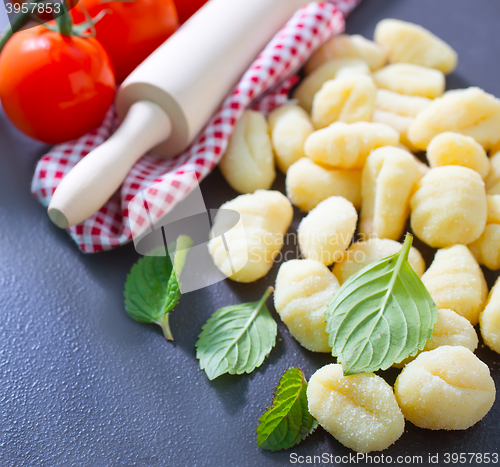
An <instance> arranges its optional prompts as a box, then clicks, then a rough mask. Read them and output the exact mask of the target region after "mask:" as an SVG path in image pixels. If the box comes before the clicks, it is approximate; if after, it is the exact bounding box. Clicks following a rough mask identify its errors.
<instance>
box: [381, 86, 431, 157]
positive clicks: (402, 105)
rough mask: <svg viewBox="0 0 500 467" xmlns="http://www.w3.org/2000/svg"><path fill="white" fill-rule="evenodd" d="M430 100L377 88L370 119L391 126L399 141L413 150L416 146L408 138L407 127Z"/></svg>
mask: <svg viewBox="0 0 500 467" xmlns="http://www.w3.org/2000/svg"><path fill="white" fill-rule="evenodd" d="M431 102H432V101H431V100H430V99H427V98H426V97H420V96H406V95H405V94H399V93H397V92H392V91H388V90H387V89H379V90H378V91H377V96H376V99H375V111H374V112H373V116H372V121H373V122H377V123H385V124H386V125H389V126H392V128H394V129H395V130H396V131H397V132H399V139H400V140H401V143H403V144H404V145H405V146H407V147H408V148H409V149H411V150H414V149H416V148H415V147H414V146H413V145H412V144H411V142H410V140H409V139H408V129H409V128H410V124H411V122H412V121H413V119H414V118H415V116H416V115H417V114H418V113H419V112H420V111H422V110H424V109H425V108H427V107H428V106H429V105H430V103H431Z"/></svg>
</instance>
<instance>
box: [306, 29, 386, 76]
mask: <svg viewBox="0 0 500 467" xmlns="http://www.w3.org/2000/svg"><path fill="white" fill-rule="evenodd" d="M334 58H359V59H361V60H364V61H365V62H366V63H367V64H368V66H369V67H370V70H372V71H376V70H378V69H380V68H382V67H383V66H384V65H385V64H386V62H387V51H386V50H385V48H384V47H381V46H380V45H378V44H376V43H375V42H373V41H370V40H368V39H365V38H364V37H363V36H360V35H358V34H354V35H352V36H350V35H348V34H339V35H338V36H334V37H332V38H331V39H330V40H328V41H326V42H325V43H324V44H323V45H322V46H321V47H319V48H318V49H317V50H316V51H315V52H314V53H313V54H312V55H311V58H309V60H308V61H307V63H306V67H305V72H306V74H307V75H309V74H311V73H312V72H313V71H314V70H316V69H317V68H319V67H320V66H321V65H323V64H324V63H326V62H327V61H329V60H331V59H334Z"/></svg>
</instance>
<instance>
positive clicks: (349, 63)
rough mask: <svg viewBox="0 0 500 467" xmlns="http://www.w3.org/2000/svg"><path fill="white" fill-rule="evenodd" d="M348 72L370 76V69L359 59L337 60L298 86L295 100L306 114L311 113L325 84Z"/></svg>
mask: <svg viewBox="0 0 500 467" xmlns="http://www.w3.org/2000/svg"><path fill="white" fill-rule="evenodd" d="M346 71H347V74H349V75H356V74H358V73H361V74H364V75H369V74H370V68H369V67H368V65H367V64H366V62H364V61H363V60H360V59H358V58H336V59H333V60H330V61H328V62H326V63H324V64H323V65H321V66H320V67H319V68H318V69H316V70H314V71H313V72H312V73H311V74H310V75H309V76H307V77H306V78H305V79H304V80H303V81H302V82H301V83H300V84H299V85H298V86H297V89H296V90H295V92H294V94H293V97H294V99H297V100H298V101H299V104H300V105H301V106H302V107H303V108H304V109H305V110H306V112H308V113H311V111H312V106H313V100H314V96H315V95H316V93H317V92H318V91H319V90H320V89H321V87H322V86H323V84H324V83H326V82H327V81H329V80H331V79H335V78H337V77H338V76H340V75H342V74H345V72H346Z"/></svg>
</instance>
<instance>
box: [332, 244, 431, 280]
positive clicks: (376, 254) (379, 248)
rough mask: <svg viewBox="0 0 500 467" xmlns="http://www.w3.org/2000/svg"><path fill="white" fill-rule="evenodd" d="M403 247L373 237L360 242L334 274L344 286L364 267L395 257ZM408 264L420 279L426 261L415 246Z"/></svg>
mask: <svg viewBox="0 0 500 467" xmlns="http://www.w3.org/2000/svg"><path fill="white" fill-rule="evenodd" d="M402 247H403V245H402V244H401V243H399V242H396V241H394V240H389V239H387V238H377V237H373V238H369V239H367V240H359V241H357V242H356V243H354V244H353V245H351V246H350V247H349V249H348V250H347V251H346V252H345V254H344V257H343V258H342V260H341V261H338V262H336V263H335V265H334V266H333V273H334V274H335V276H336V277H337V279H338V280H339V282H340V284H343V283H344V282H345V281H346V280H347V279H349V277H351V276H352V275H354V274H356V273H357V272H359V271H361V269H363V268H364V267H366V266H368V265H369V264H372V263H374V262H376V261H380V260H381V259H384V258H387V257H388V256H392V255H395V254H396V253H397V252H399V251H400V250H401V248H402ZM408 262H409V263H410V265H411V267H412V268H413V270H414V271H415V272H416V273H417V275H418V276H419V277H420V276H421V275H422V274H423V273H424V271H425V261H424V259H423V258H422V255H421V254H420V252H419V251H418V250H417V249H416V248H415V247H413V246H412V247H411V248H410V253H409V255H408Z"/></svg>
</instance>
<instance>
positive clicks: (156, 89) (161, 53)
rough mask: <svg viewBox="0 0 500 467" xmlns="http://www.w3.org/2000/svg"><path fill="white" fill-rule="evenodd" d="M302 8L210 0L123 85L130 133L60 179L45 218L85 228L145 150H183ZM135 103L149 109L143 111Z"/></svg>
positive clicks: (120, 96)
mask: <svg viewBox="0 0 500 467" xmlns="http://www.w3.org/2000/svg"><path fill="white" fill-rule="evenodd" d="M307 3H309V0H210V1H209V2H208V3H207V4H206V5H205V6H204V7H203V8H201V9H200V10H199V11H198V12H197V13H196V14H195V15H194V16H193V17H192V18H191V19H189V20H188V21H187V22H186V23H185V24H184V25H183V26H182V27H181V28H180V29H179V30H178V31H177V32H176V33H175V34H174V35H173V36H172V37H170V38H169V39H168V40H167V41H166V42H165V43H164V44H163V45H161V46H160V47H159V48H158V49H157V50H156V51H155V52H153V54H152V55H150V56H149V57H148V58H147V59H146V60H145V61H144V62H143V63H142V64H141V65H139V67H138V68H137V69H136V70H135V71H133V72H132V74H131V75H130V76H129V77H128V78H127V79H126V80H125V81H124V82H123V84H122V85H121V86H120V88H119V90H118V93H117V99H116V105H117V111H118V114H119V116H120V117H121V119H122V120H124V123H123V124H122V125H124V126H125V127H126V128H127V131H120V129H119V130H118V131H117V132H116V133H115V134H114V135H112V136H111V137H110V138H109V139H108V140H107V141H106V142H105V143H104V144H103V145H101V146H100V147H99V148H97V149H95V150H94V151H92V152H91V153H89V154H88V155H87V156H86V157H85V158H84V159H83V160H82V161H80V162H79V163H78V164H77V165H76V166H75V167H74V168H73V169H72V170H71V171H70V172H69V173H68V174H67V175H66V176H65V177H64V179H63V180H62V181H61V183H60V184H59V186H58V188H57V189H56V191H55V193H54V195H53V197H52V200H51V203H50V205H49V208H48V214H49V217H50V219H51V220H52V221H53V222H54V223H55V224H56V225H58V226H59V227H61V228H68V227H70V226H72V225H75V224H79V223H80V222H83V221H84V220H85V219H87V218H88V217H90V216H91V215H92V214H94V213H95V212H96V211H98V210H99V209H100V208H101V207H102V206H103V205H104V204H105V203H106V202H107V200H108V199H109V198H110V197H111V196H112V195H113V193H114V192H115V191H116V190H117V189H118V188H119V187H120V185H121V183H122V182H123V180H124V179H125V177H126V175H127V173H128V171H129V170H130V168H131V167H132V165H133V164H134V163H135V162H136V161H137V160H138V159H139V158H140V157H141V156H142V155H143V154H144V153H145V152H147V151H149V150H151V149H153V148H154V149H153V152H154V153H156V154H158V155H160V156H163V157H170V156H173V155H176V154H178V153H180V152H182V151H183V150H185V149H186V148H187V147H188V146H189V145H190V144H191V142H192V141H193V139H194V138H195V137H196V135H197V134H198V133H199V132H200V130H201V129H202V128H203V127H204V126H205V125H206V123H207V122H208V120H209V119H210V117H211V116H212V115H213V113H214V112H215V111H216V110H217V108H218V107H219V106H220V104H221V103H222V100H223V99H224V97H226V96H227V95H228V94H229V92H230V91H231V89H232V88H233V87H234V86H235V85H236V83H237V81H238V79H239V78H240V77H241V76H242V74H243V73H244V72H245V70H246V69H247V68H248V66H249V65H250V64H251V62H252V61H253V60H254V59H255V58H256V57H257V54H258V53H259V52H260V51H261V50H262V49H263V48H264V46H265V45H266V44H267V42H269V40H270V39H271V38H272V37H273V36H274V34H276V33H277V32H278V31H279V29H280V28H281V27H282V26H283V25H284V24H285V23H286V21H287V20H288V19H290V18H291V17H292V15H293V14H294V12H295V11H296V10H297V9H299V8H300V7H302V6H304V5H306V4H307ZM124 53H126V51H124ZM140 102H144V103H146V105H144V106H143V107H142V109H141V106H140V105H139V106H138V103H140ZM147 103H149V104H155V105H150V106H149V107H148V105H147ZM134 104H135V105H134ZM132 106H134V108H137V110H136V111H135V112H129V109H130V108H131V107H132ZM158 110H160V113H161V111H164V113H165V115H159V114H158ZM128 129H134V131H128Z"/></svg>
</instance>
